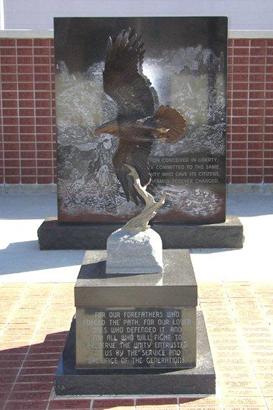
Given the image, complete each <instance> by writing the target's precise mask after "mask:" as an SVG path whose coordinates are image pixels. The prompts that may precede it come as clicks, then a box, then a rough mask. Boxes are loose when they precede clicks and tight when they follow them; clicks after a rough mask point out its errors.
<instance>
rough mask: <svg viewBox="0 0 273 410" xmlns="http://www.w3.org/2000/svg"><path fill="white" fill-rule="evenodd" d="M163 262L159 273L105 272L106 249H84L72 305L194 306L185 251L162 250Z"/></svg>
mask: <svg viewBox="0 0 273 410" xmlns="http://www.w3.org/2000/svg"><path fill="white" fill-rule="evenodd" d="M163 263H164V271H163V273H162V274H161V273H158V274H157V273H155V274H142V275H141V274H132V275H130V274H128V275H124V274H123V275H108V274H107V275H106V273H105V264H106V251H87V252H86V253H85V257H84V261H83V264H82V267H81V269H80V273H79V276H78V279H77V282H76V285H75V306H76V307H77V308H79V307H88V308H91V307H94V308H98V307H103V308H104V307H106V306H107V307H132V306H142V307H155V306H156V307H166V304H167V306H168V307H171V306H175V307H176V306H196V305H197V284H196V280H195V275H194V271H193V267H192V263H191V259H190V254H189V251H188V250H180V249H168V250H164V251H163Z"/></svg>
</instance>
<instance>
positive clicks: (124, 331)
mask: <svg viewBox="0 0 273 410" xmlns="http://www.w3.org/2000/svg"><path fill="white" fill-rule="evenodd" d="M167 304H168V302H167V301H166V307H165V308H164V307H161V308H158V307H145V308H143V307H136V308H134V307H130V308H119V307H115V308H105V309H102V308H101V309H91V308H77V309H76V367H77V368H81V369H82V368H89V369H109V370H112V369H135V370H137V371H138V370H139V369H149V370H151V369H155V368H157V369H185V368H191V367H195V365H196V307H195V306H194V307H181V306H180V307H176V308H175V307H172V308H170V307H167Z"/></svg>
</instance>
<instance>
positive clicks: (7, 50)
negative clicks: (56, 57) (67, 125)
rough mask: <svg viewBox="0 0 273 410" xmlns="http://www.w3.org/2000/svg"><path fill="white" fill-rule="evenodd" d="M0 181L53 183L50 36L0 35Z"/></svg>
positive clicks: (51, 59)
mask: <svg viewBox="0 0 273 410" xmlns="http://www.w3.org/2000/svg"><path fill="white" fill-rule="evenodd" d="M0 59H1V60H0V62H1V83H2V91H1V94H2V95H1V97H2V98H1V106H0V109H1V117H0V121H1V138H0V144H1V147H0V161H1V165H0V167H1V170H0V175H1V177H0V178H1V180H0V182H1V183H3V182H5V183H13V184H18V183H23V184H24V183H25V184H28V183H45V184H46V183H52V182H54V173H55V163H54V158H55V136H54V132H55V130H54V116H55V111H54V104H55V102H54V91H53V90H54V82H53V81H54V61H53V41H52V40H51V39H0Z"/></svg>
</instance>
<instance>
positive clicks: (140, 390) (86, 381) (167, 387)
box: [55, 312, 216, 395]
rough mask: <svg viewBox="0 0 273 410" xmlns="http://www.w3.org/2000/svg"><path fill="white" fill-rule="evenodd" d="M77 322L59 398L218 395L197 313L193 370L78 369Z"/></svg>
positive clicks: (60, 372) (59, 377)
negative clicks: (74, 396) (76, 351)
mask: <svg viewBox="0 0 273 410" xmlns="http://www.w3.org/2000/svg"><path fill="white" fill-rule="evenodd" d="M75 349H76V346H75V321H73V322H72V326H71V329H70V332H69V335H68V337H67V341H66V345H65V348H64V352H63V355H62V357H61V359H60V362H59V366H58V369H57V373H56V379H55V392H56V394H57V395H81V394H90V395H91V394H92V395H119V394H125V395H131V394H156V395H169V394H215V391H216V387H215V386H216V377H215V371H214V366H213V360H212V356H211V351H210V346H209V341H208V337H207V331H206V327H205V323H204V319H203V315H202V313H201V312H198V314H197V362H196V367H194V368H190V369H182V370H176V369H168V370H165V369H154V370H151V369H148V370H145V369H134V370H116V369H114V370H109V369H107V370H94V369H92V370H91V369H77V368H76V367H75Z"/></svg>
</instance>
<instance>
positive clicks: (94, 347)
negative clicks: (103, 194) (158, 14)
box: [55, 18, 226, 395]
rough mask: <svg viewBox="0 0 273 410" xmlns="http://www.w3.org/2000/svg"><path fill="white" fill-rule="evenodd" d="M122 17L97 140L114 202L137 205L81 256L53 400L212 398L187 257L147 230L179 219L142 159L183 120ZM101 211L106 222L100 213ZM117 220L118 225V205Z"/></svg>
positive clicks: (169, 139) (175, 139)
mask: <svg viewBox="0 0 273 410" xmlns="http://www.w3.org/2000/svg"><path fill="white" fill-rule="evenodd" d="M106 20H107V19H106ZM112 20H113V19H111V21H112ZM127 20H128V19H121V23H122V24H121V25H122V27H119V29H120V30H119V31H118V32H117V33H116V35H115V37H113V39H112V38H111V37H109V38H108V40H107V49H106V53H105V54H106V57H105V62H104V66H103V69H102V72H103V89H104V92H105V93H106V94H107V95H109V96H111V97H112V98H113V99H114V100H115V102H116V106H117V107H116V108H117V113H116V114H115V116H114V118H113V119H111V120H109V121H108V120H107V122H104V121H102V122H103V124H99V125H98V126H97V127H96V128H95V130H94V134H95V135H96V136H99V135H100V134H104V133H107V134H112V135H114V136H118V138H119V142H118V147H117V148H116V150H115V151H114V153H113V156H112V158H113V167H114V170H115V173H116V176H117V180H118V181H119V183H120V184H119V185H118V189H119V195H120V197H121V198H123V199H122V201H123V200H125V201H128V204H129V205H130V204H132V203H133V204H134V206H137V208H136V209H135V212H133V211H132V209H131V210H130V212H128V213H127V214H126V212H125V214H126V215H127V219H128V215H130V219H129V221H128V220H127V222H126V223H125V224H124V225H123V226H122V227H121V228H119V229H117V230H116V231H114V232H112V233H111V234H110V235H109V237H108V239H107V249H106V252H105V251H94V250H93V251H87V252H86V254H85V259H84V261H83V265H82V267H81V270H80V273H79V276H78V279H77V282H76V285H75V306H76V316H75V318H73V320H72V325H71V329H70V331H69V335H68V338H67V341H66V345H65V348H64V352H63V354H62V357H61V360H60V363H59V367H58V370H57V374H56V382H55V390H56V393H57V394H59V395H65V394H75V395H80V394H110V395H114V394H127V395H128V394H157V395H158V394H210V393H215V372H214V366H213V361H212V357H211V353H210V347H209V342H208V338H207V333H206V326H205V323H204V319H203V315H202V312H201V310H200V309H197V285H196V281H195V276H194V271H193V268H192V264H191V260H190V255H189V251H187V250H180V249H172V250H164V251H163V246H162V242H161V238H160V235H159V234H158V233H157V232H155V231H154V230H153V229H152V228H151V227H150V225H149V223H150V220H151V219H152V218H155V217H156V214H157V212H158V213H159V212H163V210H164V208H165V207H166V208H168V206H169V209H168V211H167V213H166V215H167V214H169V215H170V218H174V215H173V214H174V213H175V212H177V218H178V219H179V218H182V216H183V212H182V210H181V209H182V208H181V206H180V204H177V203H176V202H175V199H176V198H175V195H178V192H179V190H178V188H177V187H176V189H175V190H173V191H172V192H169V190H170V185H169V182H168V183H166V180H164V184H163V185H160V184H159V185H157V184H156V183H155V180H156V176H155V175H154V174H153V165H151V167H150V163H149V157H150V154H151V153H152V150H153V148H154V144H156V143H158V144H159V145H158V146H159V147H160V145H161V144H162V145H164V144H165V145H170V146H171V145H172V144H174V145H175V144H177V143H179V141H180V140H182V139H184V138H186V134H185V131H186V123H187V121H186V120H185V119H184V116H183V114H182V113H181V112H180V111H179V110H177V109H176V108H174V107H173V106H172V104H169V105H162V104H158V107H157V106H156V104H157V103H158V102H157V100H158V98H157V95H156V92H155V90H154V88H153V87H152V86H151V83H150V81H149V79H148V78H147V76H146V75H145V74H144V73H143V72H142V67H143V64H144V62H145V50H144V45H145V41H144V40H143V41H142V40H141V38H140V35H139V34H138V32H137V31H136V28H138V29H140V28H141V27H142V24H141V23H143V27H142V28H145V27H147V26H145V19H135V21H134V23H135V24H134V26H132V28H130V27H131V26H126V27H124V24H127V23H128V21H127ZM146 20H147V19H146ZM148 20H149V22H151V21H152V20H153V19H148ZM163 20H164V19H163ZM167 20H168V21H169V23H170V22H171V21H172V20H173V19H167ZM212 20H214V19H212ZM220 20H221V21H222V23H223V24H225V23H226V21H225V19H223V18H221V19H220ZM119 21H120V19H117V23H118V22H119ZM173 21H175V20H173ZM200 21H202V20H200ZM117 23H116V24H117ZM137 23H139V24H137ZM146 23H147V21H146ZM102 26H103V25H102ZM117 26H119V24H117ZM177 27H178V26H177ZM99 67H101V66H99ZM97 69H98V70H99V68H97ZM159 99H160V98H159ZM211 132H212V131H211ZM163 141H164V142H163ZM158 149H159V151H160V149H161V148H158ZM99 154H100V152H99ZM163 158H166V157H165V156H164V157H163ZM174 158H176V157H174ZM172 161H173V163H176V164H177V163H179V164H181V163H180V162H179V161H178V162H176V161H174V160H173V159H172ZM159 162H161V160H160V161H159ZM159 162H158V161H155V164H159ZM163 162H165V160H164V161H163ZM167 163H169V164H170V162H168V161H167ZM172 167H173V165H172ZM159 168H160V167H159ZM179 169H180V168H179ZM198 189H201V188H198ZM202 189H204V188H202ZM149 191H150V192H149ZM122 194H124V195H122ZM172 195H173V196H172ZM169 196H170V197H171V198H172V199H171V200H170V201H169V202H168V197H169ZM103 199H104V198H101V200H100V203H102V202H103ZM91 200H92V201H93V200H95V199H94V198H91ZM142 202H144V204H142ZM175 204H177V205H175ZM124 206H125V205H124ZM124 209H126V207H125V208H124ZM128 209H129V208H128ZM111 212H112V211H111ZM220 213H221V212H220V211H219V214H217V215H218V216H216V214H213V215H214V216H213V218H216V217H220ZM102 214H103V215H104V216H106V217H107V218H108V217H109V215H107V213H105V210H104V211H103V212H102ZM117 214H119V215H116V216H118V217H119V218H121V219H123V217H122V216H121V214H120V211H119V210H118V208H117ZM73 215H74V216H75V214H73ZM87 215H89V217H91V216H92V214H91V213H90V214H88V212H87ZM163 215H164V212H163ZM206 215H207V216H208V214H206ZM207 216H206V217H207ZM163 220H164V217H163Z"/></svg>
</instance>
